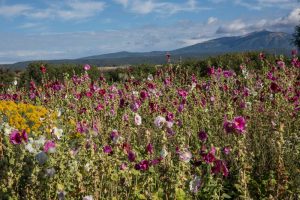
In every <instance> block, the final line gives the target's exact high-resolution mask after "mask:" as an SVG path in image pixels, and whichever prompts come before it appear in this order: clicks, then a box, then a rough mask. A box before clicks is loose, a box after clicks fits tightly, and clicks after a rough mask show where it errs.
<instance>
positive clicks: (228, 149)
mask: <svg viewBox="0 0 300 200" xmlns="http://www.w3.org/2000/svg"><path fill="white" fill-rule="evenodd" d="M230 151H231V149H230V147H229V146H227V147H224V148H223V153H224V154H225V155H228V154H229V153H230Z"/></svg>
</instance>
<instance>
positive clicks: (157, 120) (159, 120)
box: [154, 116, 166, 128]
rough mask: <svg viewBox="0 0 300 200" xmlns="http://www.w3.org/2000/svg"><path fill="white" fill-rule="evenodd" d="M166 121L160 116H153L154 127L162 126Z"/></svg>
mask: <svg viewBox="0 0 300 200" xmlns="http://www.w3.org/2000/svg"><path fill="white" fill-rule="evenodd" d="M165 123H166V118H164V117H162V116H158V117H156V118H155V120H154V124H155V126H156V127H158V128H162V127H163V126H164V124H165Z"/></svg>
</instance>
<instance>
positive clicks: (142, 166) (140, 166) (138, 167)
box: [134, 160, 150, 171]
mask: <svg viewBox="0 0 300 200" xmlns="http://www.w3.org/2000/svg"><path fill="white" fill-rule="evenodd" d="M149 164H150V163H149V161H148V160H142V161H141V162H139V163H137V164H135V167H134V168H135V169H136V170H140V171H146V170H148V169H149Z"/></svg>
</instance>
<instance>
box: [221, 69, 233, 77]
mask: <svg viewBox="0 0 300 200" xmlns="http://www.w3.org/2000/svg"><path fill="white" fill-rule="evenodd" d="M223 76H224V77H225V78H229V77H232V76H234V72H233V71H231V70H224V71H223Z"/></svg>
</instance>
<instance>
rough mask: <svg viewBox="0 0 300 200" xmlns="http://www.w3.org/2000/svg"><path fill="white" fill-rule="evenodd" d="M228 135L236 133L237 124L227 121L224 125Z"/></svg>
mask: <svg viewBox="0 0 300 200" xmlns="http://www.w3.org/2000/svg"><path fill="white" fill-rule="evenodd" d="M223 127H224V129H225V132H226V133H233V132H234V131H235V124H234V123H233V122H230V121H228V120H226V121H225V122H224V124H223Z"/></svg>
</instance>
